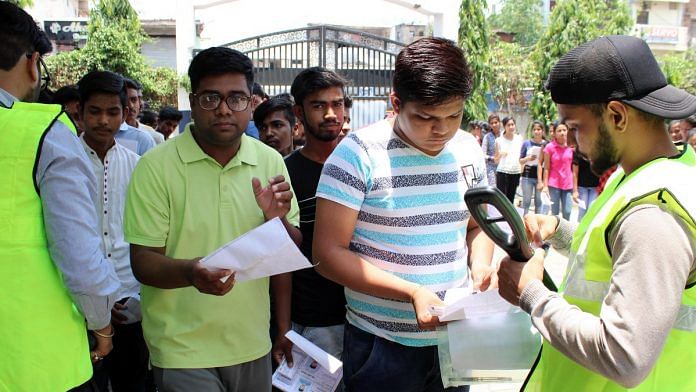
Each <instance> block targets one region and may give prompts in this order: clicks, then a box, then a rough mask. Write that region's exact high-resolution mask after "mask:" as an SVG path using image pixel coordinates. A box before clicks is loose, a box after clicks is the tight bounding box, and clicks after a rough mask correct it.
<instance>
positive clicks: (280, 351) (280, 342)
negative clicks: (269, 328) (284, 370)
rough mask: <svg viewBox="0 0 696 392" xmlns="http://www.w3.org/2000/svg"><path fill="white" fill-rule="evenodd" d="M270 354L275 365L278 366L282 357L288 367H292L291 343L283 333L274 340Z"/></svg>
mask: <svg viewBox="0 0 696 392" xmlns="http://www.w3.org/2000/svg"><path fill="white" fill-rule="evenodd" d="M271 354H272V356H273V360H274V361H275V363H276V365H280V363H281V362H282V361H283V357H285V359H286V361H287V363H288V366H289V367H292V365H293V361H292V342H291V341H290V339H288V338H286V337H285V334H284V333H283V334H278V337H277V338H276V340H275V342H273V349H272V350H271Z"/></svg>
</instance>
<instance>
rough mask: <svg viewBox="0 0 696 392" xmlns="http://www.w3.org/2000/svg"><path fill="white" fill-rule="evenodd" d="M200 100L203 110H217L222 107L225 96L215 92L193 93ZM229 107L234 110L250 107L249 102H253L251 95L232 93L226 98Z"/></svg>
mask: <svg viewBox="0 0 696 392" xmlns="http://www.w3.org/2000/svg"><path fill="white" fill-rule="evenodd" d="M193 96H194V97H196V99H197V100H198V105H199V106H200V107H201V109H203V110H216V109H217V108H218V107H220V103H222V101H223V97H222V96H221V95H220V94H215V93H203V94H193ZM224 101H225V103H226V104H227V107H228V108H230V110H231V111H233V112H241V111H243V110H246V108H248V107H249V102H251V96H248V95H244V94H232V95H228V96H227V97H226V98H224Z"/></svg>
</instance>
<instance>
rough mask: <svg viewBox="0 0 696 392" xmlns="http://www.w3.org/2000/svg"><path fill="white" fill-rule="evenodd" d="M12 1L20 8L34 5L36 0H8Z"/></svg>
mask: <svg viewBox="0 0 696 392" xmlns="http://www.w3.org/2000/svg"><path fill="white" fill-rule="evenodd" d="M8 1H9V2H10V3H12V4H15V5H17V6H18V7H19V8H26V7H31V6H33V5H34V0H8Z"/></svg>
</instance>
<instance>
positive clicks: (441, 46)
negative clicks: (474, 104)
mask: <svg viewBox="0 0 696 392" xmlns="http://www.w3.org/2000/svg"><path fill="white" fill-rule="evenodd" d="M392 86H393V89H394V94H395V95H396V96H397V97H398V98H399V100H400V101H401V102H402V103H406V102H419V103H422V104H424V105H429V106H430V105H438V104H441V103H444V102H448V101H450V100H451V99H453V98H463V99H466V98H468V97H469V95H471V91H472V74H471V70H470V69H469V64H468V63H467V61H466V58H465V57H464V52H463V51H462V50H461V49H460V48H459V47H458V46H457V45H456V44H455V43H454V42H453V41H450V40H448V39H445V38H421V39H419V40H417V41H414V42H412V43H411V44H409V45H408V46H406V47H405V48H404V49H403V50H402V51H401V52H399V54H398V55H397V56H396V63H395V66H394V78H393V81H392Z"/></svg>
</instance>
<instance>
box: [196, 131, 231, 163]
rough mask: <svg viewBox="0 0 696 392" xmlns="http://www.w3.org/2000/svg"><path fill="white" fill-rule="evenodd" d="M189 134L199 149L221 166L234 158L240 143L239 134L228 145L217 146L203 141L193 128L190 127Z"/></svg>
mask: <svg viewBox="0 0 696 392" xmlns="http://www.w3.org/2000/svg"><path fill="white" fill-rule="evenodd" d="M191 135H192V136H193V139H194V140H195V141H196V143H197V144H198V146H199V147H200V148H201V150H203V152H204V153H206V154H207V155H209V156H210V157H211V158H213V159H214V160H215V161H216V162H217V163H219V164H220V166H222V167H224V166H225V165H227V164H228V163H229V162H230V161H231V160H232V158H234V157H235V155H237V153H238V152H239V148H240V146H241V145H242V138H241V136H240V137H239V138H238V139H237V140H235V141H234V142H232V143H231V144H230V145H225V146H218V145H214V144H210V143H207V142H205V141H203V140H202V138H200V137H199V136H198V135H196V132H195V131H194V129H193V128H192V129H191Z"/></svg>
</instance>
